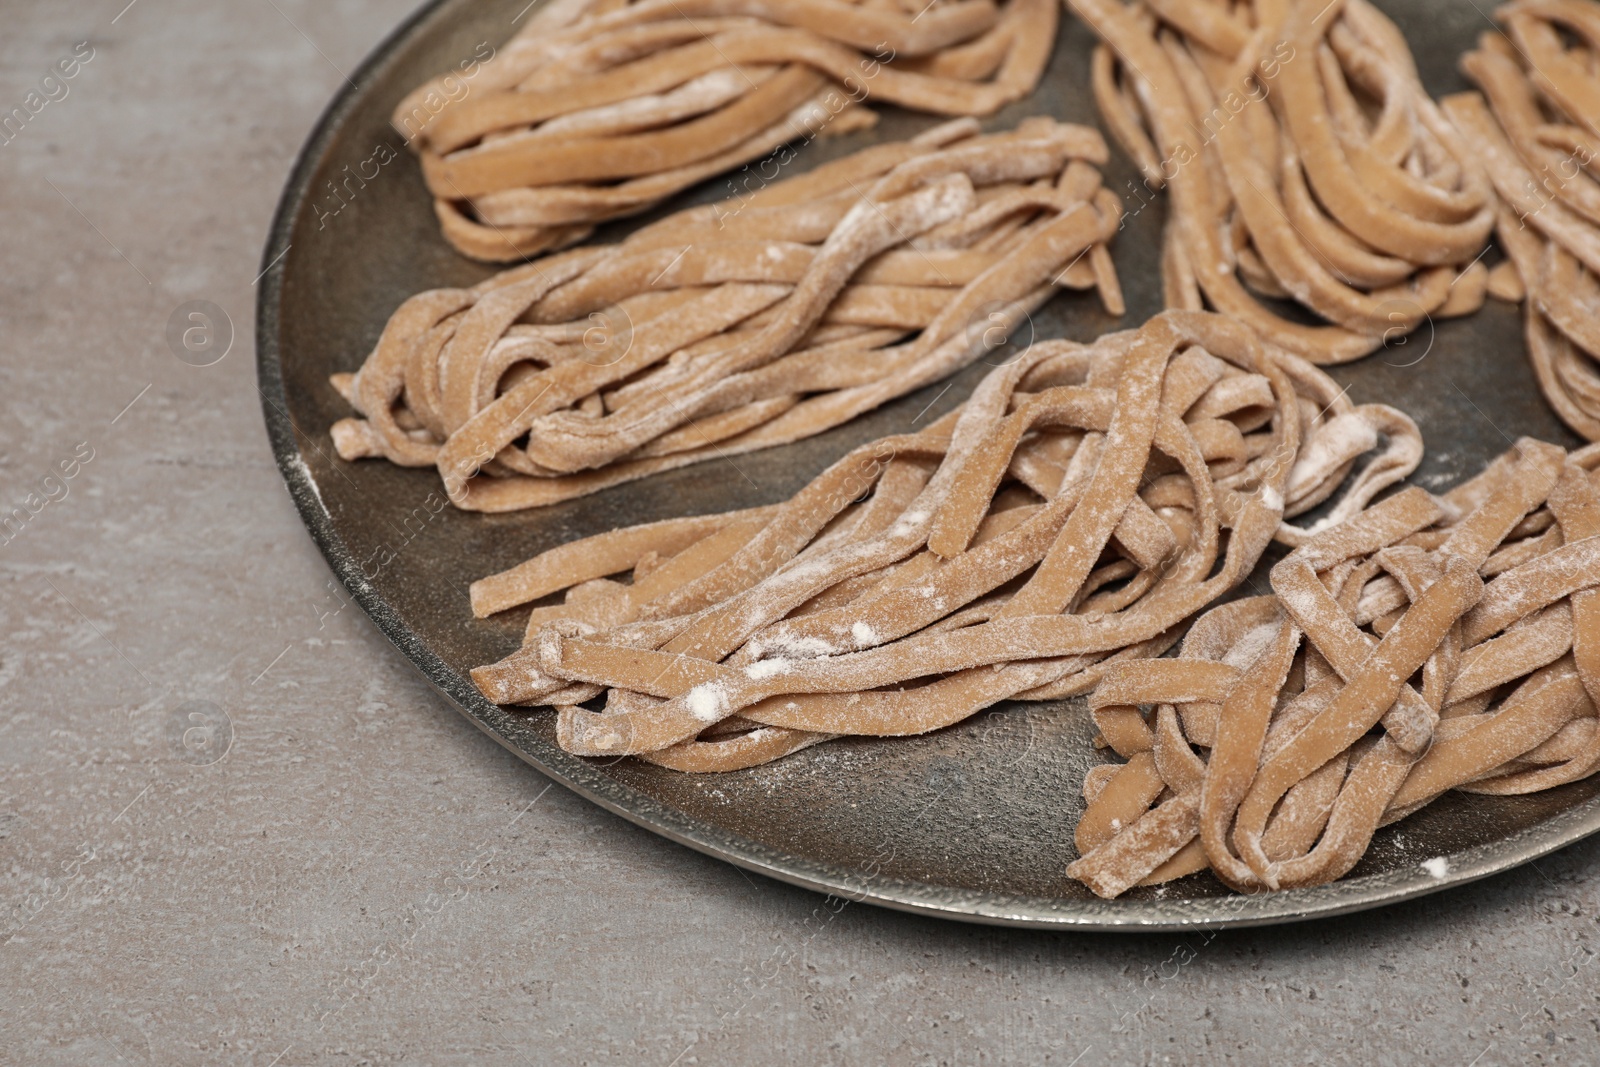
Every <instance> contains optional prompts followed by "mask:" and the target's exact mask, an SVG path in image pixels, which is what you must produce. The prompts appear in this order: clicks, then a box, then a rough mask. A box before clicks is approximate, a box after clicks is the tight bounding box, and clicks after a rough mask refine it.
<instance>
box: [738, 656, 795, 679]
mask: <svg viewBox="0 0 1600 1067" xmlns="http://www.w3.org/2000/svg"><path fill="white" fill-rule="evenodd" d="M791 666H792V664H790V662H789V661H788V660H786V659H782V658H777V659H764V660H760V661H758V662H756V663H752V664H750V666H748V667H746V668H745V669H744V676H745V677H746V678H750V679H753V680H755V681H760V680H761V679H763V678H771V677H773V676H774V675H778V674H787V673H788V672H789V668H790V667H791Z"/></svg>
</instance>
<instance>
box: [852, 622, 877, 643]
mask: <svg viewBox="0 0 1600 1067" xmlns="http://www.w3.org/2000/svg"><path fill="white" fill-rule="evenodd" d="M850 636H851V637H853V638H855V639H856V644H858V645H870V644H874V643H876V642H877V640H878V631H876V630H874V629H873V628H872V627H870V626H868V625H867V624H866V623H864V622H858V623H855V624H854V625H852V626H851V627H850Z"/></svg>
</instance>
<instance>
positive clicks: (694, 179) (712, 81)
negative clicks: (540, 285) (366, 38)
mask: <svg viewBox="0 0 1600 1067" xmlns="http://www.w3.org/2000/svg"><path fill="white" fill-rule="evenodd" d="M1059 17H1060V12H1059V11H1058V10H1057V7H1056V0H1005V2H1004V3H996V2H994V0H947V2H944V3H927V2H926V0H860V2H852V0H784V2H783V3H777V4H774V3H768V2H765V0H636V2H632V3H630V2H628V0H555V2H552V3H547V4H544V5H542V6H541V7H540V8H539V9H538V11H537V12H535V13H534V14H533V15H532V16H531V17H530V18H529V19H528V22H527V24H526V25H525V26H524V27H523V28H522V30H520V31H519V32H518V34H517V36H516V37H514V38H513V39H512V40H511V41H510V42H509V43H508V44H507V45H506V46H505V47H504V48H503V49H501V51H500V52H499V54H497V55H495V56H494V57H493V58H492V59H490V60H489V61H488V62H487V63H484V64H483V65H482V67H481V68H479V69H477V70H476V71H475V73H474V74H473V76H472V78H471V79H470V80H464V79H462V78H461V77H460V76H459V75H456V74H449V75H444V76H442V77H440V78H436V79H434V80H432V81H430V82H428V83H427V84H425V85H422V86H420V87H419V88H417V89H416V90H415V91H413V92H412V93H411V94H409V95H408V96H407V97H406V99H405V100H404V101H402V102H401V104H400V105H399V107H398V108H397V109H396V111H395V114H394V124H395V126H396V128H397V129H399V130H400V131H401V132H402V133H403V134H405V135H406V137H407V141H408V143H409V144H411V145H412V147H413V148H415V149H416V150H417V151H418V152H419V154H420V155H421V158H422V166H423V174H424V177H425V178H426V180H427V184H428V189H429V191H430V192H431V193H432V194H433V196H434V198H435V200H434V203H435V209H436V212H437V215H438V217H439V221H440V223H441V225H442V227H443V231H444V234H445V237H446V238H447V239H448V240H449V241H450V242H451V243H452V244H453V245H454V246H455V247H456V248H457V249H458V250H460V251H461V252H463V253H465V254H466V255H469V256H472V257H474V258H477V259H485V260H492V261H505V260H515V259H521V258H523V257H525V256H529V255H532V254H535V253H539V252H544V251H548V250H550V249H554V248H560V247H562V246H564V245H568V244H571V243H573V242H574V241H578V240H581V239H582V238H583V237H585V236H586V235H587V234H588V233H589V232H590V230H591V229H592V228H593V226H594V224H595V223H597V222H600V221H603V220H606V219H612V218H617V217H619V216H622V215H628V214H633V213H636V212H639V211H642V210H644V209H646V208H648V207H650V206H652V205H654V204H657V203H660V202H661V201H662V200H664V199H666V198H667V197H669V196H671V195H672V194H674V193H677V192H679V191H681V190H683V189H686V188H688V187H689V186H691V185H694V184H696V183H698V182H700V181H703V180H705V179H706V178H709V177H712V176H714V175H717V174H721V173H724V172H727V171H730V170H733V169H735V168H737V167H739V166H740V165H741V164H746V163H749V162H751V161H753V160H756V159H759V158H761V157H762V156H765V155H766V154H767V153H768V152H771V151H773V150H774V149H777V148H779V147H780V146H782V145H785V144H787V143H789V142H791V141H797V140H800V141H803V140H809V139H811V138H814V137H816V136H819V135H824V134H835V133H841V132H846V131H849V130H853V129H859V128H861V127H862V126H866V125H871V124H872V122H873V121H874V116H873V115H872V113H871V112H870V111H868V110H867V109H866V108H865V107H864V106H863V102H864V101H868V100H871V101H882V102H884V103H891V104H898V105H901V106H903V107H907V108H911V109H914V110H917V111H923V112H928V113H932V114H936V115H947V116H981V115H989V114H993V113H994V112H995V111H996V110H998V109H999V108H1000V107H1002V106H1004V105H1005V104H1008V103H1011V102H1012V101H1014V100H1018V99H1021V98H1022V97H1023V96H1026V95H1027V94H1028V93H1029V92H1031V91H1032V90H1033V88H1034V86H1035V85H1037V84H1038V81H1039V76H1040V74H1041V73H1042V72H1043V71H1044V67H1045V64H1046V62H1047V61H1048V60H1049V58H1050V54H1051V51H1052V50H1053V48H1054V45H1055V36H1056V25H1057V22H1058V20H1059Z"/></svg>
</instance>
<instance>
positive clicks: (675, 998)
mask: <svg viewBox="0 0 1600 1067" xmlns="http://www.w3.org/2000/svg"><path fill="white" fill-rule="evenodd" d="M126 2H127V0H92V2H89V0H73V2H69V3H52V4H21V3H12V4H8V5H7V9H8V10H7V11H6V18H5V20H4V30H3V32H0V112H8V111H9V110H10V109H11V108H12V107H13V106H19V105H22V104H23V103H24V101H25V100H26V98H27V96H28V94H29V93H30V91H33V90H34V89H35V88H36V87H37V85H38V82H39V79H40V78H41V77H42V76H43V75H44V74H45V73H46V71H47V69H48V68H50V67H52V66H53V65H54V64H55V63H56V61H57V60H59V59H63V58H71V57H73V56H74V55H75V48H76V46H78V43H79V42H83V41H87V42H89V44H88V45H87V46H84V47H83V48H79V49H78V50H77V55H79V56H80V60H81V61H80V62H79V63H78V65H77V68H76V75H75V77H73V78H72V79H71V80H70V81H69V82H68V83H67V90H68V91H67V95H66V96H65V97H62V98H59V99H55V100H50V101H48V102H47V103H45V105H44V106H43V107H42V108H40V109H39V110H38V113H37V114H35V115H33V116H32V117H31V119H30V120H29V121H28V122H27V123H26V125H25V126H23V127H22V128H21V129H20V130H18V131H17V132H16V133H15V135H14V136H12V137H11V139H10V140H9V141H8V142H6V143H4V144H0V183H3V184H0V189H3V196H0V215H3V227H0V233H3V234H4V237H3V238H0V263H3V275H0V277H3V279H4V281H3V283H0V344H3V349H0V499H3V501H4V503H5V504H6V506H7V508H8V509H9V507H10V506H12V504H13V502H14V500H18V499H20V498H22V497H24V496H26V494H27V493H29V492H30V491H32V490H33V489H34V487H36V486H37V485H38V484H39V482H40V479H42V478H44V477H45V476H47V475H49V474H50V473H51V472H52V471H53V470H55V469H57V468H58V466H59V464H61V463H62V462H63V461H65V462H67V464H68V467H69V468H71V469H73V470H74V477H72V478H71V479H69V480H67V481H65V482H63V483H60V487H58V488H57V489H56V490H54V491H53V493H52V495H54V496H57V497H60V498H59V499H55V500H52V501H51V502H50V503H48V505H47V506H45V507H44V508H43V509H42V510H41V511H40V512H39V513H38V514H37V515H35V516H33V517H32V518H31V519H30V521H29V522H28V523H27V524H26V526H25V527H24V528H23V529H22V530H21V531H20V533H18V534H17V535H16V536H15V537H13V538H11V539H10V540H9V541H8V542H7V543H5V544H3V545H0V708H3V710H4V714H3V722H0V941H3V943H0V1063H4V1064H8V1065H9V1064H29V1065H33V1064H64V1065H74V1067H79V1065H88V1064H134V1065H146V1064H148V1065H159V1067H180V1065H188V1064H196V1065H198V1064H237V1065H241V1067H272V1065H276V1067H299V1065H302V1064H348V1065H351V1067H355V1065H357V1064H396V1063H408V1064H467V1063H518V1064H546V1063H552V1064H556V1063H559V1064H566V1063H573V1064H577V1063H602V1062H606V1063H609V1062H626V1063H654V1064H661V1065H663V1067H665V1065H668V1064H679V1065H683V1064H692V1063H698V1064H713V1063H715V1064H752V1063H777V1062H801V1063H817V1064H831V1063H840V1064H844V1063H850V1064H870V1063H896V1064H900V1063H905V1064H920V1063H930V1064H932V1063H938V1064H979V1063H1055V1064H1063V1065H1065V1064H1078V1065H1081V1067H1087V1065H1091V1064H1112V1063H1116V1064H1120V1063H1144V1062H1151V1063H1166V1062H1173V1063H1188V1062H1206V1063H1213V1062H1216V1063H1223V1062H1226V1063H1275V1064H1278V1063H1281V1064H1301V1063H1356V1064H1368V1063H1379V1062H1382V1063H1423V1064H1461V1065H1465V1064H1477V1065H1479V1067H1488V1065H1492V1064H1505V1063H1524V1062H1552V1063H1555V1062H1560V1063H1595V1062H1600V961H1597V960H1596V955H1595V953H1596V952H1597V951H1600V937H1597V934H1600V931H1597V929H1596V921H1597V917H1600V839H1594V840H1591V841H1589V842H1587V843H1585V844H1581V845H1579V846H1577V847H1574V848H1570V849H1568V850H1566V851H1565V852H1562V853H1558V854H1556V855H1554V856H1550V857H1548V858H1546V859H1544V860H1541V861H1539V862H1538V863H1536V864H1531V865H1529V866H1527V867H1524V868H1522V869H1520V870H1517V871H1515V872H1512V873H1510V874H1506V875H1503V876H1500V877H1496V878H1492V879H1490V880H1488V881H1486V882H1483V883H1479V884H1477V885H1473V886H1469V887H1466V888H1462V889H1457V890H1454V891H1450V892H1445V893H1442V894H1439V895H1436V896H1433V897H1429V898H1426V899H1423V900H1419V901H1416V902H1414V903H1410V904H1405V905H1402V906H1398V907H1392V908H1388V909H1385V910H1382V911H1378V912H1374V913H1369V914H1364V915H1357V916H1353V917H1349V918H1344V919H1337V920H1332V921H1326V922H1320V923H1316V924H1314V925H1304V926H1295V927H1280V928H1274V929H1264V930H1254V931H1241V932H1234V933H1223V934H1219V935H1213V936H1210V937H1207V936H1205V935H1192V936H1187V937H1183V936H1176V935H1145V936H1138V935H1123V936H1107V935H1096V936H1084V935H1047V934H1038V933H1030V932H1025V931H1016V930H1004V929H992V928H984V927H977V926H966V925H961V924H956V923H948V922H939V921H934V920H931V919H923V918H916V917H911V916H907V915H903V914H898V913H894V912H890V911H885V910H881V909H879V908H876V907H872V906H868V905H852V906H848V907H845V908H844V909H843V910H842V911H839V912H838V913H837V914H835V913H834V912H833V911H831V910H830V909H828V908H825V907H822V904H823V898H822V897H820V896H816V895H813V894H811V893H808V892H804V891H802V890H799V889H794V888H791V887H789V886H786V885H782V884H778V883H776V882H772V881H766V880H763V879H761V878H759V877H756V876H753V875H747V874H745V873H743V872H741V871H739V870H737V869H735V868H734V867H732V866H729V865H727V864H725V863H722V862H719V861H716V860H713V859H709V858H707V857H704V856H701V855H699V854H697V853H694V852H691V851H689V850H688V849H686V848H682V847H679V846H677V845H674V844H671V843H669V842H667V841H665V840H662V839H661V838H658V837H656V836H654V835H652V834H650V833H648V832H646V831H644V830H641V829H638V828H636V827H634V826H632V825H630V824H628V823H626V822H624V821H623V820H621V819H620V818H617V817H615V816H612V815H610V814H607V813H606V812H604V811H601V810H599V809H598V808H596V807H594V806H593V805H591V804H590V803H588V802H586V801H584V800H582V799H580V798H578V797H577V796H575V795H573V794H570V793H568V792H567V791H566V790H565V789H563V788H560V787H551V786H550V784H549V783H548V782H547V781H546V780H545V779H543V778H542V777H541V776H540V775H539V774H538V773H536V772H535V771H533V770H532V769H530V768H529V767H527V766H525V765H524V764H522V763H521V762H519V761H518V760H517V759H516V758H515V757H514V756H512V755H511V754H510V753H508V752H506V751H505V750H503V749H502V748H501V747H500V746H499V745H497V744H495V743H494V742H493V741H492V740H491V739H489V738H488V737H486V736H484V735H483V734H481V733H479V731H478V730H477V729H475V728H474V727H473V726H472V725H471V724H470V723H468V722H467V721H466V720H465V719H464V718H462V717H461V716H460V715H458V714H456V713H455V712H454V711H453V710H451V709H450V708H449V707H448V706H447V705H446V704H445V703H444V702H443V700H442V699H441V698H439V697H438V696H436V695H435V694H434V693H433V692H432V691H431V690H430V689H429V688H428V686H427V685H426V684H425V683H424V682H423V680H422V678H421V677H420V676H419V675H418V674H417V673H416V671H414V670H413V669H412V667H411V666H410V664H409V663H407V662H406V661H405V660H404V659H403V658H402V657H401V656H400V654H399V653H398V652H396V651H395V649H394V648H392V647H391V646H390V645H389V644H388V642H387V641H386V640H385V639H384V638H383V637H382V636H381V635H380V634H379V633H378V631H377V630H376V628H375V627H373V626H372V625H371V624H370V623H369V622H368V621H367V619H366V618H365V617H364V616H362V615H361V614H360V613H359V611H358V610H356V609H354V608H352V609H350V610H346V611H342V612H337V613H331V614H330V613H328V607H329V605H330V604H336V603H337V601H331V600H330V599H329V594H328V590H327V588H326V586H327V583H328V582H329V581H330V573H329V571H328V568H327V567H326V566H325V565H324V563H323V561H322V559H321V558H320V556H319V555H318V553H317V550H316V548H315V547H314V546H313V544H312V542H311V539H310V538H309V537H308V536H307V535H306V533H305V531H304V529H303V527H302V526H301V524H300V521H299V519H298V518H297V516H296V514H295V510H294V507H293V505H292V504H291V502H290V500H289V497H288V495H287V493H286V492H285V490H284V487H283V484H282V482H281V480H280V479H279V476H278V473H277V471H276V469H275V468H274V465H273V461H272V457H271V454H270V452H269V450H268V446H267V440H266V435H265V431H264V429H263V426H262V418H261V413H260V399H259V397H258V395H257V392H256V389H255V385H254V376H255V372H254V366H253V351H252V342H251V318H252V310H253V300H254V295H255V290H254V289H253V287H252V285H253V283H252V279H253V278H254V277H255V276H256V272H257V271H258V270H259V265H258V258H259V254H260V249H261V247H262V243H263V241H264V238H265V235H266V230H267V225H268V220H269V218H270V215H271V212H272V209H273V206H274V204H275V203H276V199H277V196H278V192H279V188H280V186H281V183H282V182H283V180H284V178H285V176H286V175H287V173H288V169H289V166H290V163H291V161H292V159H293V157H294V153H295V151H296V150H297V148H298V147H299V145H300V143H301V141H302V140H303V138H304V137H305V136H306V134H307V132H308V131H309V129H310V128H311V125H312V123H313V122H314V121H315V119H316V117H317V115H318V114H319V113H320V111H321V109H322V107H323V105H324V103H325V102H326V101H327V100H328V98H329V97H330V96H331V94H332V93H333V92H334V91H335V90H336V88H337V87H338V86H339V85H340V83H341V80H342V79H343V77H344V75H343V74H342V73H341V72H348V71H349V70H351V69H352V68H353V67H354V66H355V65H356V64H357V63H358V62H359V61H360V60H361V58H362V57H363V56H364V55H365V54H366V53H367V52H368V50H369V49H371V48H372V47H373V46H374V45H375V44H376V42H378V41H379V40H380V39H381V38H382V37H383V36H384V34H385V33H387V32H388V30H389V29H390V28H391V27H392V26H394V25H395V24H396V23H398V22H399V21H400V20H401V19H402V18H404V17H405V15H406V14H407V13H408V10H409V8H410V6H411V2H412V0H333V2H331V3H313V2H308V0H231V2H229V3H227V4H221V3H202V2H198V0H134V3H132V4H128V5H127V7H126V8H125V9H124V8H123V5H124V4H125V3H126ZM119 10H120V14H119ZM90 50H92V52H91V51H90ZM86 52H88V53H90V55H89V58H87V59H81V56H82V55H83V54H84V53H86ZM56 95H59V93H57V94H56ZM196 299H204V300H210V301H212V302H214V303H216V304H217V305H219V306H221V307H222V308H223V309H225V311H226V312H227V314H228V316H229V317H230V318H231V320H232V325H233V329H234V331H235V337H234V340H233V344H232V349H231V351H230V353H229V354H228V356H227V357H226V358H224V359H222V360H221V361H220V362H218V363H216V364H215V365H212V366H208V367H203V368H199V367H193V366H188V365H186V364H185V363H183V362H180V361H179V360H178V359H176V358H174V355H173V353H172V351H171V350H170V349H169V346H168V343H167V340H166V331H167V324H168V318H169V315H170V314H171V313H172V311H173V309H174V308H175V307H177V306H178V305H180V304H182V303H184V302H185V301H189V300H196ZM85 457H89V458H87V459H85ZM61 488H64V489H65V491H66V495H65V496H64V497H61V496H60V492H61ZM191 701H210V702H213V703H215V704H216V705H218V706H220V707H221V708H223V709H225V711H226V713H227V715H228V717H229V720H230V723H231V731H232V739H231V748H230V750H229V751H228V753H227V756H226V758H225V759H223V760H221V761H220V762H217V763H213V764H210V765H205V766H202V765H197V764H194V763H190V762H187V761H186V760H185V759H184V758H183V757H182V754H183V751H184V750H183V748H182V746H181V745H179V744H178V743H177V742H176V741H175V733H174V728H175V724H180V723H186V722H187V720H186V719H185V718H184V717H185V716H186V715H187V714H189V711H192V710H193V705H190V706H189V710H187V711H186V710H184V708H185V705H186V704H187V703H188V702H191ZM178 728H179V729H180V730H181V726H179V727H178ZM485 857H487V858H485ZM473 865H476V867H474V866H473ZM469 867H473V869H474V870H475V871H476V872H477V873H476V876H475V877H473V878H472V879H470V880H463V879H462V878H461V877H460V876H459V875H458V872H459V871H461V870H465V869H468V868H469Z"/></svg>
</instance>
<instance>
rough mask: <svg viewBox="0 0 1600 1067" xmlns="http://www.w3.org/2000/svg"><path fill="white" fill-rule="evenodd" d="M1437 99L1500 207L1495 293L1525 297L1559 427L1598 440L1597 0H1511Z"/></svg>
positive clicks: (1536, 365) (1538, 363)
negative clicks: (1472, 86)
mask: <svg viewBox="0 0 1600 1067" xmlns="http://www.w3.org/2000/svg"><path fill="white" fill-rule="evenodd" d="M1495 15H1496V17H1497V18H1498V19H1499V20H1500V21H1501V23H1502V24H1504V26H1505V34H1504V35H1502V34H1500V33H1497V32H1496V33H1485V34H1484V35H1483V37H1482V39H1481V41H1480V46H1479V49H1478V50H1477V51H1476V52H1469V53H1467V55H1465V56H1464V57H1462V60H1461V66H1462V69H1463V70H1464V71H1465V72H1466V74H1467V76H1468V77H1470V78H1471V79H1472V80H1473V81H1474V82H1476V83H1477V85H1478V87H1479V88H1480V89H1481V90H1482V95H1481V96H1480V95H1479V94H1477V93H1466V94H1462V95H1460V96H1456V97H1451V98H1449V99H1447V100H1445V101H1444V108H1445V112H1446V113H1447V114H1448V115H1449V116H1450V118H1451V119H1452V120H1453V121H1454V122H1455V123H1456V125H1457V126H1458V127H1460V129H1461V131H1462V133H1463V134H1464V135H1466V136H1467V137H1469V138H1471V139H1472V142H1473V144H1474V146H1475V147H1477V149H1478V151H1479V153H1480V154H1481V156H1482V158H1483V160H1484V163H1485V166H1486V167H1487V170H1488V172H1489V176H1490V178H1491V179H1493V181H1494V184H1495V189H1496V190H1497V191H1498V192H1499V194H1500V198H1501V200H1502V201H1503V203H1502V204H1501V207H1500V213H1499V222H1498V226H1497V230H1496V232H1497V234H1498V236H1499V238H1500V246H1501V248H1502V249H1504V251H1505V253H1506V256H1507V259H1508V262H1507V263H1505V264H1502V265H1501V266H1500V267H1498V268H1496V269H1497V271H1499V272H1500V277H1499V278H1497V279H1496V281H1497V283H1498V284H1497V285H1496V286H1495V291H1496V295H1498V296H1502V297H1505V298H1506V299H1510V300H1520V299H1523V297H1524V295H1525V296H1526V299H1527V306H1526V310H1525V312H1524V314H1525V318H1526V327H1527V345H1528V360H1529V362H1530V363H1532V365H1533V371H1534V375H1535V376H1536V377H1537V378H1538V380H1539V386H1540V388H1541V389H1543V390H1544V395H1545V398H1546V399H1547V400H1549V402H1550V406H1551V407H1552V408H1554V409H1555V411H1556V414H1558V415H1560V416H1561V420H1562V421H1563V422H1565V423H1566V424H1567V425H1568V426H1570V427H1572V429H1573V430H1575V431H1577V432H1578V433H1580V434H1582V435H1583V436H1584V437H1586V438H1588V439H1589V440H1591V441H1595V440H1600V371H1597V370H1596V367H1595V361H1596V360H1600V3H1595V2H1594V0H1519V2H1517V3H1512V4H1507V5H1506V6H1504V7H1501V8H1500V9H1499V10H1497V11H1496V12H1495Z"/></svg>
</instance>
